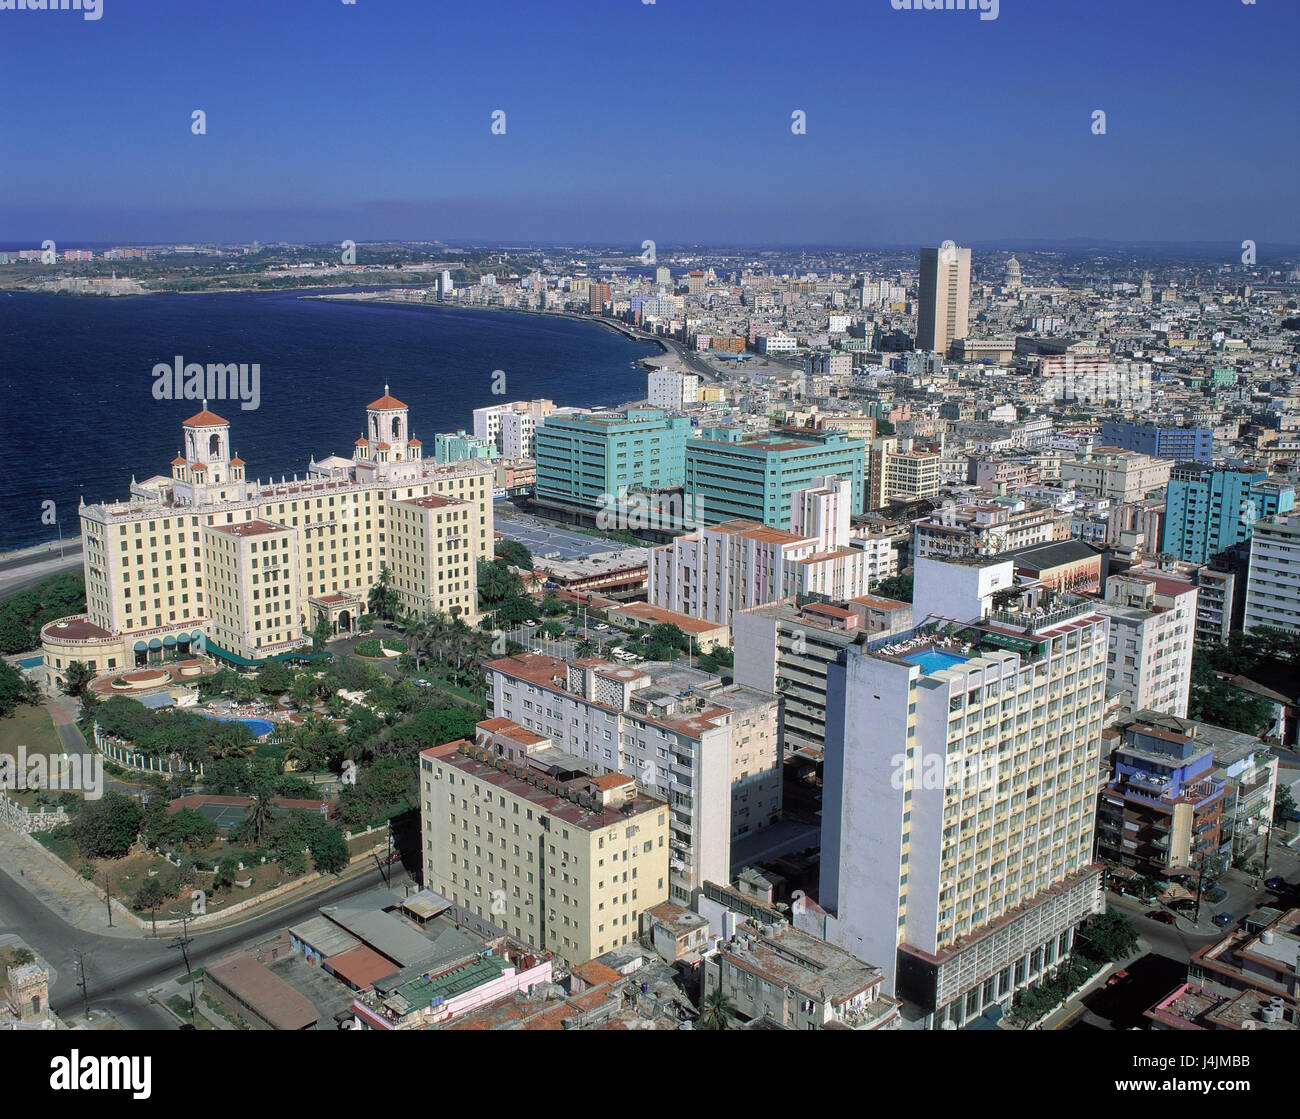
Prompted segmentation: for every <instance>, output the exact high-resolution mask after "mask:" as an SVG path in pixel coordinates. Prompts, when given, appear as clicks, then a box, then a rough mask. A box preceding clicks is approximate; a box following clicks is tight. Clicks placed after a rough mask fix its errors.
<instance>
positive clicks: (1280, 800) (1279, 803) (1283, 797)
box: [1273, 785, 1295, 824]
mask: <svg viewBox="0 0 1300 1119" xmlns="http://www.w3.org/2000/svg"><path fill="white" fill-rule="evenodd" d="M1294 809H1295V798H1294V797H1293V796H1292V795H1291V790H1290V789H1288V788H1287V787H1286V786H1285V785H1280V786H1278V790H1277V796H1276V797H1275V798H1274V799H1273V823H1275V824H1280V823H1282V822H1284V821H1285V820H1286V819H1287V813H1289V812H1291V811H1293V810H1294Z"/></svg>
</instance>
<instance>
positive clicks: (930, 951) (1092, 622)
mask: <svg viewBox="0 0 1300 1119" xmlns="http://www.w3.org/2000/svg"><path fill="white" fill-rule="evenodd" d="M930 563H931V564H933V565H935V566H936V568H938V567H948V568H950V569H952V570H953V574H954V576H955V575H956V574H957V573H958V571H960V570H961V569H970V568H976V569H979V570H980V571H981V572H982V573H983V574H987V575H989V576H990V577H989V578H984V577H983V576H981V577H980V578H977V579H971V580H961V579H957V578H954V579H953V580H952V581H950V582H949V583H948V584H946V586H947V592H948V593H947V598H946V602H945V605H947V606H953V605H956V606H958V607H959V609H958V611H957V616H955V617H949V618H945V617H942V616H939V615H938V614H937V613H936V611H935V609H934V605H932V604H931V603H933V604H935V605H937V604H938V602H939V601H940V600H938V599H930V596H929V595H927V594H923V593H922V592H923V588H922V585H921V580H919V579H918V597H917V601H916V602H915V603H914V604H913V608H914V618H915V620H917V621H918V622H919V623H920V625H919V626H918V627H917V628H916V629H914V630H912V631H910V632H909V633H906V634H893V635H889V636H883V637H880V638H878V639H877V640H875V641H873V642H870V643H868V644H867V645H866V646H865V647H856V646H854V647H850V648H848V649H847V650H846V651H845V653H844V656H843V658H842V663H837V664H832V665H830V666H829V670H828V680H827V704H826V760H825V773H824V786H823V789H824V805H823V813H822V857H821V881H820V888H819V894H818V898H817V902H818V905H817V906H803V907H801V908H800V909H799V910H798V911H797V919H796V923H798V924H799V925H800V926H801V927H804V928H806V929H807V931H811V932H816V933H818V934H820V935H823V936H825V938H826V939H828V940H830V941H832V942H834V943H837V944H839V945H840V946H842V947H844V948H847V949H848V950H849V951H851V952H853V953H854V954H855V955H857V956H858V957H859V958H860V959H862V960H869V961H872V962H874V963H876V964H877V965H878V966H881V967H882V968H884V970H885V973H886V990H887V991H888V993H891V994H893V993H895V992H897V994H898V995H899V996H900V997H902V998H904V999H905V1000H906V1001H907V1003H908V1004H909V1005H910V1009H911V1012H912V1013H913V1014H914V1015H917V1016H918V1017H919V1018H920V1019H921V1020H922V1021H923V1022H924V1023H925V1024H926V1025H928V1026H930V1027H932V1028H936V1027H939V1026H941V1025H942V1024H943V1023H945V1022H952V1023H954V1024H956V1025H958V1026H960V1025H963V1024H965V1023H966V1022H968V1021H970V1020H971V1019H972V1018H974V1017H976V1016H977V1015H979V1014H980V1013H981V1012H982V1011H983V1010H984V1009H985V1008H986V1007H989V1006H991V1005H993V1004H995V1003H996V1004H1001V1005H1006V1004H1008V1003H1009V1001H1010V1000H1011V999H1012V998H1013V997H1014V994H1015V992H1016V991H1017V990H1019V989H1022V988H1024V987H1025V986H1027V985H1029V984H1031V983H1036V982H1039V981H1040V980H1042V979H1043V978H1044V976H1045V975H1047V974H1048V973H1049V972H1050V971H1051V970H1052V969H1053V968H1054V967H1055V966H1057V964H1059V962H1060V961H1061V960H1062V958H1063V957H1064V956H1065V955H1066V954H1068V952H1069V951H1070V945H1071V943H1072V940H1073V935H1074V931H1075V929H1076V928H1077V926H1078V924H1079V922H1080V921H1081V920H1083V919H1084V918H1085V917H1087V916H1088V915H1090V914H1092V913H1096V912H1100V911H1101V908H1102V888H1101V868H1100V867H1099V866H1097V865H1095V864H1094V863H1093V862H1092V848H1093V832H1094V825H1095V819H1096V807H1097V792H1098V787H1099V784H1100V773H1099V769H1098V765H1099V760H1100V757H1101V730H1102V717H1103V708H1104V705H1105V690H1106V653H1107V631H1108V623H1107V620H1106V618H1104V617H1103V616H1101V615H1100V614H1099V613H1097V612H1096V611H1095V609H1094V608H1093V604H1092V603H1091V602H1089V601H1087V600H1084V599H1078V598H1074V597H1072V596H1068V595H1059V594H1051V593H1050V592H1046V591H1043V590H1041V589H1033V590H1028V591H1024V592H1022V594H1021V595H1019V596H1016V597H1015V598H1013V599H1012V600H1011V601H1006V600H1005V595H1000V594H996V593H995V594H993V595H992V596H991V598H990V596H989V595H988V593H987V592H988V591H989V587H990V586H992V584H993V583H994V582H997V583H998V584H1000V585H1001V586H1002V587H1004V588H1007V587H1009V586H1010V584H1011V583H1012V578H1011V574H1012V573H1011V569H1012V564H1011V563H1010V561H1006V560H1003V561H997V560H992V559H972V560H969V561H954V562H952V563H947V564H942V563H939V562H938V561H930ZM940 582H942V581H940ZM935 585H939V584H935ZM959 586H964V587H966V588H968V590H969V591H970V593H969V595H968V597H969V599H970V601H969V602H967V603H965V604H962V603H959V602H956V600H955V598H954V595H953V593H952V592H953V589H954V588H956V587H959ZM927 600H930V601H927ZM981 615H983V617H984V620H983V621H981V620H980V618H981Z"/></svg>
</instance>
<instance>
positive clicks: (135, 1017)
mask: <svg viewBox="0 0 1300 1119" xmlns="http://www.w3.org/2000/svg"><path fill="white" fill-rule="evenodd" d="M408 881H409V879H406V878H405V877H404V876H402V875H399V874H398V873H394V875H393V882H394V885H395V888H401V886H402V885H403V883H404V882H408ZM379 885H382V879H381V878H380V874H379V871H378V869H377V868H374V867H368V868H365V869H363V870H360V871H358V872H357V873H356V874H355V875H354V876H353V877H349V878H345V879H342V880H340V881H338V882H335V883H334V884H332V885H331V886H329V887H328V888H327V889H325V890H321V891H320V892H318V893H314V894H310V895H308V896H306V897H300V898H298V899H296V900H294V901H291V902H289V903H288V904H286V905H283V906H281V907H279V908H277V909H275V910H272V911H270V912H267V913H263V914H261V915H259V916H256V917H252V918H250V919H248V920H247V921H244V922H242V923H240V924H237V925H232V926H230V927H228V928H223V929H215V930H213V931H211V932H204V933H196V934H195V935H194V936H193V938H192V939H193V942H192V944H191V945H190V948H189V953H190V963H191V964H192V965H193V966H195V967H202V966H204V965H205V964H208V963H211V962H212V961H214V960H216V959H218V958H220V957H221V956H223V955H225V954H227V953H229V952H231V951H233V950H234V949H236V948H238V947H239V946H241V945H245V944H251V943H255V942H256V941H258V940H262V939H265V938H266V937H268V936H270V935H273V934H274V933H276V932H278V931H279V930H280V929H282V928H284V927H285V926H287V925H291V924H294V923H296V922H297V921H300V920H302V919H303V918H306V917H310V916H313V915H314V914H315V913H316V911H317V909H319V907H320V906H322V905H328V904H331V903H333V902H337V901H341V900H343V899H345V898H349V897H353V896H355V895H357V894H360V893H363V892H365V891H366V890H370V889H374V888H375V887H376V886H379ZM118 931H119V932H127V930H118ZM5 933H10V934H17V935H19V936H21V937H22V939H23V940H24V941H25V942H26V943H27V944H28V945H30V946H31V948H32V950H33V951H34V952H36V953H37V954H38V955H39V956H40V957H41V958H42V959H43V960H44V961H45V962H46V963H47V964H48V965H49V966H50V967H51V968H52V969H53V974H52V976H51V983H50V1005H51V1006H52V1007H53V1009H54V1011H55V1012H56V1013H58V1014H59V1015H61V1016H66V1017H73V1016H76V1015H79V1014H80V1013H81V1008H82V994H81V990H80V989H79V988H78V986H77V974H76V968H75V966H74V965H75V964H76V963H77V961H78V958H79V953H82V952H84V953H85V960H86V972H87V975H88V977H89V982H88V985H87V986H88V990H87V995H88V997H89V1000H90V1005H91V1008H92V1009H106V1010H111V1011H112V1012H113V1013H114V1014H115V1015H117V1016H118V1017H119V1018H120V1020H121V1021H122V1022H123V1024H124V1025H127V1026H129V1027H131V1028H134V1029H170V1028H175V1023H174V1021H173V1020H172V1019H171V1018H170V1017H169V1016H168V1015H166V1014H163V1013H162V1012H161V1011H159V1010H157V1008H155V1007H153V1006H151V1004H150V1003H149V1001H148V998H147V997H146V996H145V994H144V991H145V990H146V988H148V987H150V986H152V985H154V984H156V983H157V982H158V981H159V980H162V979H166V978H168V977H174V976H176V975H180V974H181V973H183V972H184V970H185V967H184V964H183V962H182V960H181V954H180V952H179V951H178V950H177V949H175V948H169V947H168V945H169V944H170V943H171V937H170V934H164V935H162V936H160V937H159V939H157V940H154V939H153V938H152V937H151V936H149V935H148V932H147V931H145V932H141V931H139V930H133V931H130V932H128V935H126V936H106V935H103V934H102V933H99V932H91V931H86V930H85V929H82V928H77V927H76V926H74V925H70V924H69V923H68V922H67V921H65V920H64V919H63V918H62V917H61V916H60V915H59V914H57V913H56V912H54V911H53V910H52V909H50V908H49V907H47V906H46V905H45V904H44V903H43V902H42V901H41V900H38V898H36V897H35V896H33V894H32V893H31V892H30V891H29V890H28V889H27V888H26V884H25V881H24V880H23V879H20V878H15V877H14V876H13V875H12V874H10V873H9V871H8V863H7V862H6V863H4V864H0V934H5Z"/></svg>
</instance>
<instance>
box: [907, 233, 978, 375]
mask: <svg viewBox="0 0 1300 1119" xmlns="http://www.w3.org/2000/svg"><path fill="white" fill-rule="evenodd" d="M969 333H970V249H963V248H959V247H958V246H956V245H953V244H951V243H948V244H945V245H943V246H941V247H940V248H937V249H922V250H921V298H920V305H919V306H918V308H917V313H916V348H917V349H918V350H931V351H933V352H934V353H937V354H943V355H945V356H946V355H947V353H948V347H949V346H951V345H952V344H953V342H955V341H956V340H957V339H958V338H965V337H966V335H967V334H969Z"/></svg>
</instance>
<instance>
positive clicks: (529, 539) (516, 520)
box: [493, 502, 626, 562]
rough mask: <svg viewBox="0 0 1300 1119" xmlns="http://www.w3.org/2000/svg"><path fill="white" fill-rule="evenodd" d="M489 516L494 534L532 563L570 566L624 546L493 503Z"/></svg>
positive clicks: (500, 503)
mask: <svg viewBox="0 0 1300 1119" xmlns="http://www.w3.org/2000/svg"><path fill="white" fill-rule="evenodd" d="M493 515H494V518H495V521H496V528H497V531H498V532H500V533H502V534H503V535H505V536H506V537H507V539H510V540H517V541H518V542H519V543H520V544H522V545H523V546H524V547H525V548H527V549H528V550H529V551H530V552H532V553H533V558H534V559H539V560H542V559H546V560H567V561H570V562H572V561H574V560H581V559H587V558H588V557H589V556H598V555H601V554H603V553H605V552H615V551H618V550H619V549H621V548H623V547H625V546H626V545H623V544H620V543H618V541H616V540H604V539H601V538H599V537H595V536H584V535H583V534H582V533H580V532H571V531H569V530H568V529H563V528H556V527H555V526H554V525H549V524H545V523H544V522H542V521H539V520H538V519H537V518H536V517H534V516H532V515H531V514H528V513H520V512H519V511H518V510H517V509H515V508H514V506H512V505H507V504H505V503H504V502H497V504H496V505H495V506H494V507H493Z"/></svg>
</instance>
